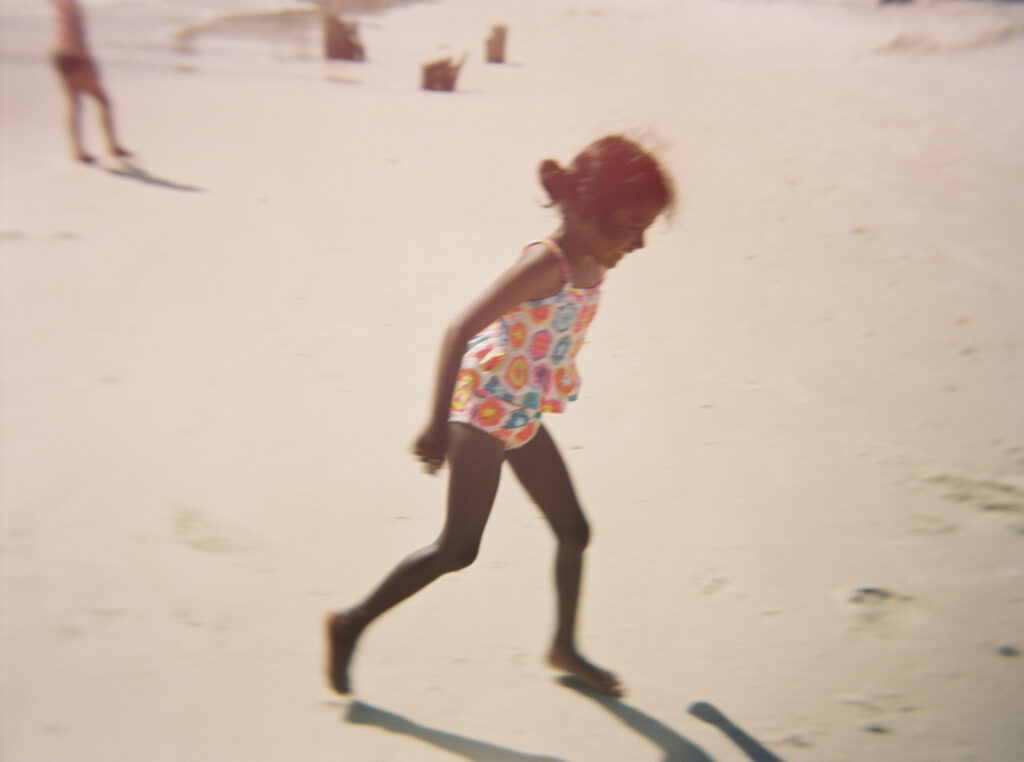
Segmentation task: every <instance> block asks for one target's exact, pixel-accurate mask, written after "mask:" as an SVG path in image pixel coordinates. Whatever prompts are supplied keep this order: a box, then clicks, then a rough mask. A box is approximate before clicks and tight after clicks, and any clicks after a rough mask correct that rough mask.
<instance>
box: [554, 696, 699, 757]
mask: <svg viewBox="0 0 1024 762" xmlns="http://www.w3.org/2000/svg"><path fill="white" fill-rule="evenodd" d="M558 682H560V683H561V684H562V685H564V686H565V687H566V688H572V689H573V690H574V691H578V692H579V693H581V694H583V695H584V696H586V697H587V698H589V699H593V700H594V701H596V702H597V703H598V704H600V705H601V706H603V707H604V708H605V709H607V710H608V711H609V712H611V713H612V714H614V715H615V716H616V717H618V718H619V719H620V720H621V721H622V722H623V723H625V724H626V725H627V726H628V727H629V728H630V729H632V730H635V731H636V732H637V733H639V734H640V735H642V736H644V737H645V738H647V739H648V740H649V741H651V742H652V743H654V744H655V745H656V746H658V747H659V748H660V749H661V750H662V751H663V752H665V756H664V757H662V762H714V760H713V759H712V758H711V757H710V756H708V754H707V752H705V751H704V750H703V749H702V748H700V747H699V746H697V745H696V744H694V743H691V742H690V741H688V740H686V739H685V738H683V736H681V735H679V733H677V732H676V731H674V730H672V728H670V727H669V726H668V725H666V724H665V723H663V722H661V721H660V720H656V719H655V718H653V717H651V716H650V715H649V714H644V713H643V712H641V711H640V710H639V709H635V708H634V707H631V706H630V705H629V704H626V703H624V702H623V701H621V700H619V699H614V698H612V697H610V696H605V695H603V694H600V693H595V692H594V691H592V690H590V689H589V688H587V686H586V685H584V684H583V683H581V682H580V681H579V680H576V679H575V678H572V677H560V678H558Z"/></svg>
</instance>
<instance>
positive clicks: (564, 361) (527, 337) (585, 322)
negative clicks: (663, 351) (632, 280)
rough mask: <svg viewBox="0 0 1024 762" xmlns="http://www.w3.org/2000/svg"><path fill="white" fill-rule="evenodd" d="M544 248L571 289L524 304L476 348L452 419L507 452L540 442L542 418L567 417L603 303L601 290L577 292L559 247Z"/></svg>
mask: <svg viewBox="0 0 1024 762" xmlns="http://www.w3.org/2000/svg"><path fill="white" fill-rule="evenodd" d="M538 243H543V244H544V245H545V246H547V247H548V249H550V250H551V252H552V253H553V254H554V255H555V257H556V258H557V259H558V266H559V268H560V269H561V271H562V279H563V280H564V282H565V285H564V286H562V290H561V291H559V292H558V293H557V294H555V295H554V296H549V297H548V298H546V299H535V300H530V301H526V302H523V303H522V304H520V305H519V306H518V307H516V308H515V309H513V310H511V311H509V312H507V313H506V314H504V315H503V316H501V317H500V318H498V319H497V320H495V321H494V322H493V323H491V324H490V325H489V326H487V328H485V329H484V330H482V331H481V332H480V333H478V334H477V335H476V336H474V337H473V338H472V339H471V340H470V341H469V344H467V346H466V354H465V355H464V356H463V358H462V365H461V368H460V370H459V375H458V379H457V381H456V383H455V392H454V394H453V395H452V405H451V412H450V414H449V417H448V420H449V421H456V422H459V423H466V424H469V425H470V426H474V427H476V428H478V429H481V430H483V431H486V432H487V433H488V434H491V435H493V436H495V437H497V438H498V439H500V440H501V441H503V442H504V443H505V447H506V448H507V449H513V448H515V447H522V446H523V445H524V444H526V443H527V442H529V441H530V440H531V439H533V436H534V434H536V433H537V427H538V426H539V425H540V416H541V413H547V412H550V413H561V412H562V411H563V410H565V406H566V404H567V403H569V402H571V401H572V400H574V399H576V397H577V396H578V395H579V388H580V377H579V373H578V371H577V370H576V355H577V354H578V353H579V351H580V348H581V347H582V346H583V340H584V337H585V336H586V332H587V326H589V325H590V321H592V320H593V319H594V315H595V313H596V312H597V303H598V299H599V298H600V291H601V284H600V283H598V284H597V285H596V286H592V287H590V288H577V287H576V286H574V285H572V280H571V277H570V274H569V263H568V261H567V260H566V258H565V254H564V252H563V251H562V250H561V248H559V246H558V244H556V243H555V242H554V241H551V240H548V239H543V240H541V241H538ZM531 245H532V244H531Z"/></svg>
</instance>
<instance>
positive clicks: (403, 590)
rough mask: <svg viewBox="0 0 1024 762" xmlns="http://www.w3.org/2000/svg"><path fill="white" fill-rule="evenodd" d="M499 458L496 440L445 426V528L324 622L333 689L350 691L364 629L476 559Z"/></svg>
mask: <svg viewBox="0 0 1024 762" xmlns="http://www.w3.org/2000/svg"><path fill="white" fill-rule="evenodd" d="M504 456H505V445H504V443H502V442H501V440H499V439H497V438H495V437H493V436H491V435H490V434H486V433H484V432H482V431H480V430H478V429H473V428H470V427H469V426H464V425H461V424H449V426H448V462H449V464H450V468H451V474H450V476H449V480H448V509H447V516H446V518H445V523H444V528H443V529H442V530H441V534H440V535H439V536H438V538H437V540H435V541H434V542H433V543H432V544H430V545H428V546H427V547H425V548H422V549H420V550H418V551H416V552H415V553H413V554H411V555H410V556H408V557H407V558H405V559H404V560H403V561H402V562H401V563H399V564H398V566H396V567H395V569H394V570H393V571H392V572H391V573H390V574H389V575H388V576H387V577H386V578H385V579H384V581H383V582H381V583H380V585H379V586H378V587H377V588H376V589H375V590H374V591H373V592H372V593H370V595H369V596H368V597H367V598H366V600H364V601H363V602H362V603H360V604H359V605H358V606H355V607H353V608H351V609H349V610H347V611H344V612H341V613H338V614H335V615H333V616H332V617H331V618H330V619H329V622H328V634H329V636H330V644H331V663H330V674H331V683H332V685H333V686H334V688H335V690H337V691H339V692H340V693H347V692H348V690H349V686H348V674H347V671H348V660H349V658H350V656H351V653H352V650H353V649H354V647H355V641H356V639H357V638H358V637H359V634H360V633H361V632H362V631H363V629H364V628H365V627H366V625H368V624H369V623H370V622H372V621H373V620H374V619H376V618H377V617H378V616H380V615H381V614H383V613H384V612H385V611H387V610H388V609H390V608H392V607H393V606H395V605H396V604H398V603H400V602H402V601H403V600H405V599H406V598H408V597H409V596H411V595H413V594H414V593H416V592H418V591H419V590H422V589H423V588H424V587H426V586H427V585H429V584H430V583H431V582H433V581H434V580H435V579H437V578H438V577H440V576H441V575H442V574H446V573H448V572H452V571H456V570H458V569H462V568H464V567H466V566H469V565H470V564H471V563H473V561H474V559H476V554H477V550H478V549H479V547H480V538H481V537H482V535H483V531H484V527H485V526H486V524H487V519H488V517H489V516H490V514H491V506H492V505H493V504H494V496H495V494H496V493H497V490H498V479H499V477H500V475H501V464H502V462H503V460H504Z"/></svg>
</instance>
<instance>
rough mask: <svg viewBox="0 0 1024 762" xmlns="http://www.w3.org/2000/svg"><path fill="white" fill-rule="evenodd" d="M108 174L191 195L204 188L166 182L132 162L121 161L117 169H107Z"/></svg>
mask: <svg viewBox="0 0 1024 762" xmlns="http://www.w3.org/2000/svg"><path fill="white" fill-rule="evenodd" d="M105 169H106V170H107V172H109V173H110V174H112V175H117V176H118V177H127V178H129V179H131V180H138V181H139V182H140V183H145V184H146V185H155V186H157V187H159V188H168V189H170V190H177V191H188V192H190V193H197V192H202V190H203V189H202V188H197V187H195V186H194V185H179V184H178V183H174V182H171V181H170V180H164V179H162V178H159V177H155V176H154V175H151V174H149V172H147V171H146V170H144V169H143V168H142V167H138V166H136V165H134V164H132V163H131V162H127V161H120V162H118V166H116V167H105Z"/></svg>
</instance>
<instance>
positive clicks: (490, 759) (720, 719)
mask: <svg viewBox="0 0 1024 762" xmlns="http://www.w3.org/2000/svg"><path fill="white" fill-rule="evenodd" d="M559 682H560V683H562V685H564V686H566V687H567V688H572V689H573V690H575V691H577V692H578V693H580V694H582V695H584V696H586V697H587V698H589V699H592V700H593V701H596V702H597V703H598V704H600V705H601V706H602V707H604V708H605V709H607V710H608V711H609V712H611V714H613V715H615V717H617V718H618V719H619V720H620V721H622V723H623V724H625V725H626V726H627V727H628V728H630V729H631V730H633V731H635V732H636V733H638V734H640V735H641V736H643V737H645V738H646V739H648V740H649V741H651V743H653V744H654V745H655V746H657V747H658V748H659V749H660V750H661V752H662V754H663V756H662V757H661V758H660V759H661V762H714V759H712V758H711V757H710V756H709V755H708V754H707V752H705V751H704V750H703V749H701V748H700V747H699V746H697V745H696V744H694V743H692V742H691V741H689V740H687V739H686V738H684V737H683V736H682V735H680V734H679V733H677V732H676V731H674V730H673V729H672V728H670V727H669V726H668V725H666V724H665V723H663V722H661V721H660V720H657V719H655V718H654V717H651V716H650V715H649V714H645V713H644V712H641V711H640V710H639V709H636V708H635V707H632V706H630V705H629V704H626V703H624V702H622V701H620V700H617V699H613V698H609V697H608V696H603V695H600V694H597V693H594V692H593V691H590V690H589V689H587V688H586V686H584V685H583V684H582V683H580V682H579V681H577V680H574V679H573V678H571V677H563V678H560V679H559ZM689 711H690V714H692V715H693V716H695V717H697V718H699V719H701V720H703V721H704V722H707V723H710V724H712V725H714V726H716V727H717V728H718V729H719V730H721V731H722V732H723V733H724V734H725V735H726V736H728V737H729V738H730V739H731V740H732V741H733V742H734V743H735V744H736V745H737V746H739V747H740V749H742V750H743V752H744V753H745V754H746V755H747V756H748V757H749V758H750V760H751V761H752V762H782V760H780V759H779V758H778V757H776V756H775V755H774V754H772V753H771V752H770V751H768V750H767V749H765V748H764V747H763V746H761V744H759V743H758V742H757V741H755V740H754V739H753V738H751V737H750V736H749V735H747V734H746V733H745V732H744V731H743V730H742V729H740V728H739V727H737V726H736V725H734V724H733V723H732V722H731V721H730V720H729V719H728V718H727V717H726V716H725V715H723V714H722V713H721V712H719V711H718V710H717V709H715V708H714V707H713V706H711V705H710V704H705V703H697V704H693V705H692V706H691V707H690V710H689ZM345 721H346V722H350V723H353V724H356V725H375V726H377V727H379V728H381V729H383V730H388V731H390V732H392V733H401V734H403V735H407V736H410V737H412V738H417V739H419V740H420V741H423V742H424V743H428V744H430V745H432V746H436V747H438V748H439V749H444V750H445V751H448V752H451V753H452V754H457V755H458V756H460V757H463V758H464V759H468V760H471V761H472V762H567V760H564V759H560V758H558V757H551V756H547V755H544V754H531V753H528V752H522V751H516V750H515V749H509V748H507V747H504V746H498V745H497V744H492V743H488V742H487V741H480V740H477V739H475V738H469V737H467V736H461V735H458V734H456V733H449V732H447V731H444V730H438V729H437V728H431V727H428V726H426V725H420V724H419V723H416V722H413V721H412V720H409V719H407V718H405V717H403V716H401V715H399V714H394V713H393V712H388V711H385V710H383V709H378V708H377V707H375V706H372V705H370V704H366V703H363V702H362V701H354V702H352V704H350V705H349V709H348V713H347V714H346V716H345Z"/></svg>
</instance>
